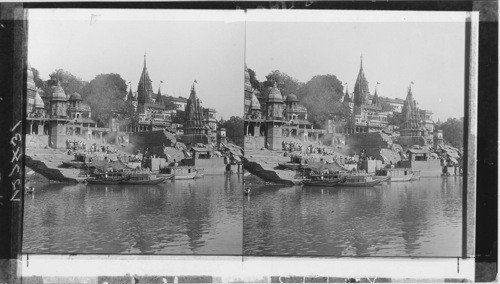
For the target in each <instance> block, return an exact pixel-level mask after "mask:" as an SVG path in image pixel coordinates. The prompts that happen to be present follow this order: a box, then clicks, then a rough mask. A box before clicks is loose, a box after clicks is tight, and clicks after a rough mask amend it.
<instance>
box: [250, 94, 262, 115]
mask: <svg viewBox="0 0 500 284" xmlns="http://www.w3.org/2000/svg"><path fill="white" fill-rule="evenodd" d="M249 114H250V117H252V118H258V119H260V118H261V117H262V110H261V106H260V103H259V99H257V96H255V93H252V101H251V104H250V111H249Z"/></svg>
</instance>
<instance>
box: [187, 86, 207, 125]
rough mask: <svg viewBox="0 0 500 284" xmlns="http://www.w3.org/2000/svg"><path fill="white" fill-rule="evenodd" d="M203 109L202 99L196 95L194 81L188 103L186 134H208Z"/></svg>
mask: <svg viewBox="0 0 500 284" xmlns="http://www.w3.org/2000/svg"><path fill="white" fill-rule="evenodd" d="M204 121H205V119H204V117H203V110H202V107H201V104H200V100H199V99H198V97H197V96H196V90H195V88H194V83H193V85H192V86H191V94H190V95H189V99H188V101H187V105H186V123H185V124H184V134H206V132H207V128H206V125H205V123H204Z"/></svg>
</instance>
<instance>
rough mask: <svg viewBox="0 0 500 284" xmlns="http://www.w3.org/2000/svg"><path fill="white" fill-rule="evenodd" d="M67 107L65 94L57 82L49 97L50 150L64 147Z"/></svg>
mask: <svg viewBox="0 0 500 284" xmlns="http://www.w3.org/2000/svg"><path fill="white" fill-rule="evenodd" d="M67 107H68V106H67V98H66V94H65V93H64V90H63V88H62V87H61V83H60V82H59V81H57V86H55V87H54V88H53V91H52V96H51V97H50V120H49V127H50V128H49V146H51V147H52V148H65V147H66V124H67V123H68V116H67V114H68V108H67Z"/></svg>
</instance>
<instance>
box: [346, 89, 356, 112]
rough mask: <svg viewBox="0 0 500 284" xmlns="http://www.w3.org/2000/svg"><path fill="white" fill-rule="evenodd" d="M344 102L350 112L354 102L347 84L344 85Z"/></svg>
mask: <svg viewBox="0 0 500 284" xmlns="http://www.w3.org/2000/svg"><path fill="white" fill-rule="evenodd" d="M344 103H345V104H346V105H347V106H348V107H349V112H352V108H353V106H354V103H353V100H352V99H351V97H350V95H349V89H348V88H347V86H346V87H345V95H344Z"/></svg>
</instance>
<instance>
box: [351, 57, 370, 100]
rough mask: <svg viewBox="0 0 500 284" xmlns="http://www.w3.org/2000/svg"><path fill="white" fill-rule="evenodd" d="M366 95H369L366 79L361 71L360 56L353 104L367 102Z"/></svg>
mask: <svg viewBox="0 0 500 284" xmlns="http://www.w3.org/2000/svg"><path fill="white" fill-rule="evenodd" d="M368 95H370V90H369V89H368V81H367V80H366V77H365V72H364V71H363V56H361V66H360V67H359V73H358V78H357V79H356V84H355V85H354V105H355V106H361V105H364V104H366V103H367V102H368Z"/></svg>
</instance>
